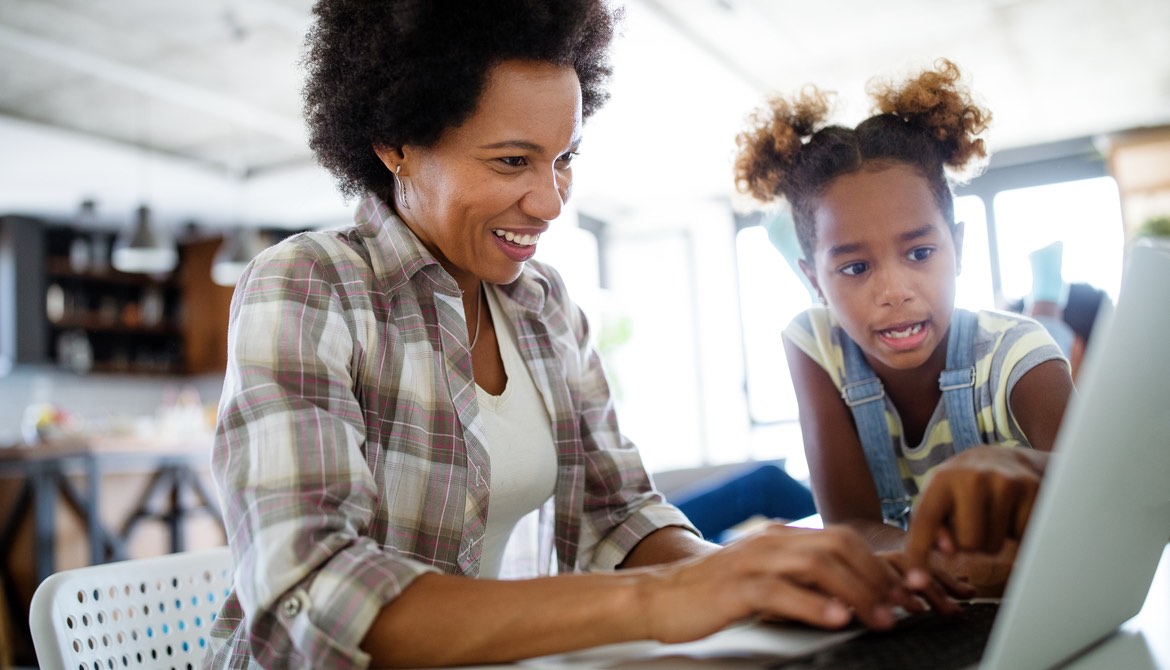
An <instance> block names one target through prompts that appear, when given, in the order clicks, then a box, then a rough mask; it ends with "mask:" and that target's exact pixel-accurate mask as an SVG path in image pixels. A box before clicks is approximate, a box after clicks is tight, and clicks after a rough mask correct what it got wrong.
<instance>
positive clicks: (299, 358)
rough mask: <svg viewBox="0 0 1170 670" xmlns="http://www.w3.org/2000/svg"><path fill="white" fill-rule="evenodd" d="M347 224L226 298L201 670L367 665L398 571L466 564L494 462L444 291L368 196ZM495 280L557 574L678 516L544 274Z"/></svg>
mask: <svg viewBox="0 0 1170 670" xmlns="http://www.w3.org/2000/svg"><path fill="white" fill-rule="evenodd" d="M356 221H357V223H356V225H355V226H353V227H351V228H346V229H344V230H336V231H327V232H313V233H302V234H299V235H295V236H293V237H290V238H289V239H287V240H285V241H284V242H282V243H280V244H277V245H275V246H274V247H272V248H270V249H268V250H267V251H265V252H264V253H262V254H261V255H260V256H259V257H258V258H257V259H256V260H255V261H254V262H253V264H252V265H251V267H250V268H249V270H248V271H247V272H246V273H245V275H244V276H243V277H242V278H241V279H240V282H239V284H238V287H237V289H236V293H235V296H234V298H233V301H232V312H231V322H230V326H229V329H228V340H229V361H228V370H227V375H226V378H225V383H224V391H223V398H222V399H221V402H220V408H219V425H218V428H217V431H216V439H215V447H214V452H213V456H212V461H213V472H214V474H215V480H216V484H217V486H218V488H219V492H220V497H221V499H222V503H223V509H224V515H225V522H226V526H227V529H228V535H229V542H230V544H231V548H232V553H233V555H234V558H235V566H236V574H235V587H234V589H233V590H232V592H231V593H230V594H229V595H228V597H227V600H226V602H225V603H224V606H223V608H222V609H221V612H220V614H219V617H218V619H217V620H216V622H215V625H214V628H213V630H212V632H211V638H212V645H211V647H212V649H211V652H212V653H211V654H209V656H208V658H207V660H206V662H205V665H208V666H209V667H255V666H256V664H262V665H264V666H265V667H271V666H282V667H320V668H325V667H328V668H342V667H365V665H366V664H367V663H368V661H369V659H368V657H367V655H366V654H364V653H363V652H362V651H361V650H360V649H359V646H358V645H359V644H360V642H361V640H362V638H363V637H364V636H365V634H366V632H367V631H368V629H369V626H370V625H371V623H372V622H373V619H374V617H375V615H376V614H377V613H378V611H379V610H380V609H381V608H382V607H383V606H384V605H386V604H387V603H388V602H389V601H391V600H392V599H393V598H395V597H396V596H397V595H398V594H400V593H401V592H402V590H403V589H405V588H406V587H407V586H408V585H409V584H410V583H411V581H412V580H413V579H414V578H416V577H417V576H419V575H420V574H422V573H425V572H428V571H440V572H443V573H447V574H455V575H468V576H475V575H476V574H477V573H478V569H479V561H480V555H481V551H482V543H483V537H484V528H485V523H486V520H487V505H488V498H489V483H490V481H491V469H490V463H489V459H488V454H487V451H486V449H485V446H484V432H483V425H482V421H481V420H480V419H479V418H478V414H479V409H478V405H477V400H476V393H475V381H474V379H473V377H472V369H471V355H470V351H469V348H468V334H467V326H466V321H465V318H464V313H463V303H462V299H461V297H460V292H459V288H458V286H457V285H456V283H455V280H454V279H453V278H452V277H451V276H450V275H449V274H448V273H447V272H446V271H445V270H444V269H443V268H442V266H440V265H439V263H438V262H437V261H436V260H435V259H434V258H433V257H432V256H431V254H430V253H429V252H428V251H427V250H426V249H425V248H424V247H423V246H422V244H420V243H419V241H418V239H417V238H415V237H414V235H413V234H412V233H411V232H410V230H409V229H408V228H407V227H406V226H405V224H403V223H402V222H401V220H399V219H398V218H397V217H396V216H395V215H394V213H393V212H392V211H391V210H390V209H389V208H388V207H387V206H386V205H385V204H384V203H383V202H381V201H380V200H378V199H376V198H369V199H367V200H365V201H364V202H362V203H361V204H360V205H359V207H358V211H357V215H356ZM501 293H502V296H501V297H502V302H503V308H504V312H505V315H506V318H507V319H508V320H509V321H510V322H511V323H512V325H513V328H514V330H515V332H516V333H517V340H518V342H517V344H518V348H519V350H520V353H521V356H522V357H523V359H524V361H525V363H526V364H527V366H528V369H529V371H530V372H531V374H532V378H533V380H534V382H535V383H536V386H537V388H538V390H539V391H540V394H541V396H542V397H543V399H544V402H545V405H546V407H547V409H548V412H549V415H550V416H551V418H552V429H553V435H554V439H555V446H556V450H557V481H556V490H555V495H554V503H553V505H552V508H553V510H554V518H553V520H552V526H553V538H554V543H555V548H556V556H557V567H558V570H559V571H560V572H571V571H576V570H589V569H600V570H607V569H613V568H614V567H615V566H616V565H618V564H619V563H620V562H621V561H622V560H623V559H624V558H625V556H626V554H627V553H628V552H629V551H630V550H631V549H632V548H633V547H634V545H636V544H637V543H638V542H639V541H640V540H641V539H642V538H644V537H645V536H646V535H648V534H650V533H651V532H653V531H654V530H656V529H658V528H661V527H664V526H671V525H680V526H685V527H688V528H690V525H689V524H688V522H687V521H686V518H685V517H684V516H683V515H682V514H681V513H680V512H678V510H676V509H675V508H674V507H672V506H670V505H668V504H666V503H665V502H664V501H663V500H662V498H661V496H660V495H659V494H657V493H656V492H655V491H654V490H653V489H652V487H651V484H650V482H649V480H648V477H647V475H646V472H645V470H644V469H643V467H642V463H641V459H640V458H639V456H638V452H637V450H636V449H635V448H634V446H633V445H632V444H631V443H630V442H629V441H628V440H626V439H625V438H624V437H623V436H622V435H621V433H619V431H618V426H617V421H616V417H615V415H614V407H613V403H612V400H611V397H610V393H609V388H608V385H607V383H606V380H605V376H604V373H603V370H602V366H601V362H600V359H599V358H598V356H597V354H596V352H595V351H594V350H593V349H592V348H591V347H590V346H589V331H588V326H587V324H586V322H585V320H584V318H583V315H582V313H581V311H580V310H579V309H578V308H577V307H576V306H575V305H574V304H573V303H572V302H570V301H569V299H568V297H567V296H566V294H565V287H564V285H563V284H562V282H561V279H560V277H559V275H557V273H556V272H555V271H554V270H552V269H551V268H549V267H548V266H546V265H543V264H541V263H539V262H535V261H530V262H528V263H527V264H526V266H525V269H524V271H523V272H522V274H521V275H520V277H519V279H517V280H516V281H515V282H513V283H511V284H509V285H507V286H503V287H501ZM548 551H549V552H550V553H551V548H550V549H548ZM550 558H551V557H550ZM547 564H548V562H547V561H545V565H547Z"/></svg>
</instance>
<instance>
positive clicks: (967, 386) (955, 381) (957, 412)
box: [938, 309, 982, 454]
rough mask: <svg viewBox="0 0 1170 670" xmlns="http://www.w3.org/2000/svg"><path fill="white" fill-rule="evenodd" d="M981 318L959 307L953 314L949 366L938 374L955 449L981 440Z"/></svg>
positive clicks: (958, 449)
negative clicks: (977, 396)
mask: <svg viewBox="0 0 1170 670" xmlns="http://www.w3.org/2000/svg"><path fill="white" fill-rule="evenodd" d="M977 330H979V322H978V320H977V318H976V316H975V314H974V313H972V312H968V311H967V310H965V309H956V310H955V313H954V316H953V317H951V334H950V337H949V338H948V341H947V364H946V369H945V370H943V371H942V374H941V375H939V378H938V387H939V389H941V390H942V394H943V403H944V404H945V407H946V411H947V421H948V422H949V423H950V425H951V441H952V442H953V443H954V445H955V453H956V454H957V453H959V452H960V451H963V450H964V449H969V448H971V447H973V446H975V445H977V444H980V443H981V442H982V438H981V437H980V435H979V424H978V421H977V418H976V416H975V333H976V331H977Z"/></svg>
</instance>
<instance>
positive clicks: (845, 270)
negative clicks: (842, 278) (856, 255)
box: [838, 261, 869, 277]
mask: <svg viewBox="0 0 1170 670" xmlns="http://www.w3.org/2000/svg"><path fill="white" fill-rule="evenodd" d="M868 269H869V264H868V263H862V262H861V261H858V262H856V263H850V264H848V265H843V266H842V267H841V269H840V270H838V272H840V273H841V274H843V275H848V276H850V277H856V276H857V275H859V274H861V273H862V272H865V271H866V270H868Z"/></svg>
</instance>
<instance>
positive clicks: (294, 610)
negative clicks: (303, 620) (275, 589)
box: [282, 596, 301, 618]
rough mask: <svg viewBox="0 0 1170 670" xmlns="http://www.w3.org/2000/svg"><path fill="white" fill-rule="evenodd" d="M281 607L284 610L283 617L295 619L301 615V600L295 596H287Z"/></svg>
mask: <svg viewBox="0 0 1170 670" xmlns="http://www.w3.org/2000/svg"><path fill="white" fill-rule="evenodd" d="M282 607H283V608H284V615H285V616H287V617H289V618H292V617H295V616H296V615H298V614H300V613H301V599H300V598H298V597H296V596H289V597H288V598H286V599H285V601H284V604H283V605H282Z"/></svg>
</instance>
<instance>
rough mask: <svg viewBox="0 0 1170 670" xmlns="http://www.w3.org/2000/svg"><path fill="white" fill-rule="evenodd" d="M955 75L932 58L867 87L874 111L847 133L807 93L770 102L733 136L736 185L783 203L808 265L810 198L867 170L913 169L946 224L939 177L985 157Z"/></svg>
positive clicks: (947, 210) (818, 97) (979, 123)
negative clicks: (906, 74) (897, 80)
mask: <svg viewBox="0 0 1170 670" xmlns="http://www.w3.org/2000/svg"><path fill="white" fill-rule="evenodd" d="M959 78H960V73H959V68H958V67H957V66H955V64H954V63H952V62H950V61H948V60H945V59H940V60H938V61H937V62H936V63H935V67H934V69H933V70H927V71H924V72H922V73H920V74H919V75H918V76H917V77H914V78H912V79H910V80H908V81H906V82H904V83H902V84H900V85H895V84H893V83H890V82H876V83H874V84H872V85H871V86H870V95H871V96H872V97H873V99H874V101H875V105H874V115H873V116H871V117H869V118H868V119H866V120H864V121H862V122H861V123H859V124H857V127H856V128H846V127H842V126H837V125H827V124H826V123H825V119H826V118H827V117H828V115H829V109H830V104H829V103H830V99H829V96H828V95H827V94H826V93H823V92H821V91H819V90H817V89H816V88H815V87H812V86H809V87H806V88H804V89H803V90H802V91H800V92H799V93H798V94H797V95H795V96H793V98H792V99H791V100H785V99H783V98H779V97H775V98H772V99H770V100H769V105H768V108H767V109H764V110H759V111H757V112H756V113H755V114H754V115H753V116H752V117H751V119H750V122H749V128H748V129H747V130H745V131H744V132H743V133H741V134H740V135H739V137H738V138H737V140H736V141H737V144H738V146H739V153H738V155H737V156H736V160H735V183H736V188H738V189H739V190H740V191H741V192H743V193H747V194H749V195H751V196H752V197H754V198H755V199H756V200H758V201H760V202H764V203H768V202H772V201H775V200H779V199H784V200H787V201H788V203H789V204H790V205H791V206H792V218H793V221H794V223H795V224H796V236H797V239H798V240H799V241H800V247H801V250H802V251H803V252H804V257H805V258H806V259H808V260H811V259H812V257H813V249H814V248H815V247H816V229H815V226H814V218H813V214H814V210H815V208H816V201H817V198H818V197H819V196H820V195H821V194H822V193H824V191H825V189H826V188H828V186H829V184H830V183H832V181H833V180H834V179H836V178H837V177H840V176H842V175H846V174H851V173H854V172H857V171H859V170H862V169H866V168H870V167H881V166H883V165H888V164H892V163H898V164H902V165H908V166H910V167H912V168H914V169H915V170H917V171H918V173H919V174H921V175H922V176H923V177H924V178H925V179H926V180H927V183H928V184H929V186H930V190H931V193H932V194H933V195H934V199H935V202H936V203H938V206H939V210H940V211H942V213H943V215H944V216H945V217H946V219H947V221H948V223H950V224H951V225H952V226H953V225H954V209H955V207H954V199H953V196H952V194H951V189H950V182H949V181H948V179H947V171H948V170H951V171H953V172H954V176H955V177H956V178H958V177H959V176H960V175H961V171H963V170H965V169H970V167H969V166H970V165H971V164H972V163H973V162H976V160H977V159H982V158H985V157H986V155H987V150H986V148H985V147H984V143H983V140H982V139H979V138H978V137H977V136H978V135H979V134H981V133H982V132H984V131H985V130H986V129H987V126H988V124H989V123H990V121H991V113H990V112H989V111H987V110H986V109H983V108H981V107H978V106H976V105H975V104H974V103H973V102H972V100H971V96H970V94H969V92H968V91H967V90H966V88H965V87H962V86H960V84H959Z"/></svg>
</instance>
